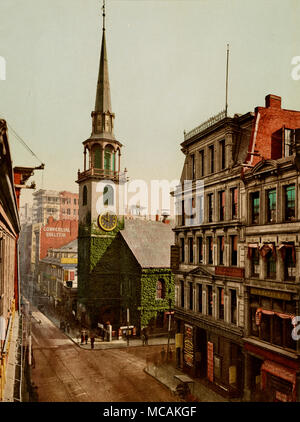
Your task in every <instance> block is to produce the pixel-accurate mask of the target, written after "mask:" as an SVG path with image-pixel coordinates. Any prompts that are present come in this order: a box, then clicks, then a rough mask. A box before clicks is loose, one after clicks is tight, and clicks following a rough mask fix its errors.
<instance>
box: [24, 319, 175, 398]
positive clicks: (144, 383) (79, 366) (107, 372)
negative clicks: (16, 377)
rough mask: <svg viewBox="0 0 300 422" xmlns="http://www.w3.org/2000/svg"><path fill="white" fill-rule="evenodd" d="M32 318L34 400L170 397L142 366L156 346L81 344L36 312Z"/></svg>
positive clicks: (158, 350)
mask: <svg viewBox="0 0 300 422" xmlns="http://www.w3.org/2000/svg"><path fill="white" fill-rule="evenodd" d="M35 315H36V316H37V319H39V320H40V321H41V323H38V322H36V321H33V323H32V339H33V356H34V361H33V363H34V364H33V367H32V381H33V383H34V385H35V386H36V387H37V397H38V401H45V402H46V401H47V402H49V401H50V402H58V401H64V402H74V401H84V402H88V401H90V402H132V401H141V402H151V401H157V402H159V401H161V402H165V401H167V402H171V401H175V400H176V398H175V397H174V396H173V395H172V393H171V392H170V390H169V389H168V388H167V387H165V386H163V385H162V384H161V383H159V382H158V381H156V380H155V379H154V378H153V377H151V376H149V375H148V374H146V373H145V372H144V368H145V366H146V361H147V360H148V361H149V360H152V359H154V358H155V355H157V354H158V353H159V352H160V349H161V346H148V347H129V348H128V349H107V350H85V349H82V348H80V347H78V346H77V345H75V344H74V343H73V342H72V340H70V339H69V338H68V337H67V336H66V335H64V334H63V333H62V332H61V331H60V330H59V329H58V328H57V327H56V326H55V325H53V323H52V322H51V321H50V320H49V319H48V318H47V317H45V315H43V314H42V313H40V312H36V313H35Z"/></svg>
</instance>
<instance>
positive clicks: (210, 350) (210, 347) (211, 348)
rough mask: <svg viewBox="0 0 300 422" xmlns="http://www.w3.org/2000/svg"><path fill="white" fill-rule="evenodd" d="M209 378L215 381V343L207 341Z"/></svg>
mask: <svg viewBox="0 0 300 422" xmlns="http://www.w3.org/2000/svg"><path fill="white" fill-rule="evenodd" d="M207 378H208V379H209V381H210V382H213V381H214V344H213V343H211V342H210V341H208V342H207Z"/></svg>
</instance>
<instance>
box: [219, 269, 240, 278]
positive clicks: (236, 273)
mask: <svg viewBox="0 0 300 422" xmlns="http://www.w3.org/2000/svg"><path fill="white" fill-rule="evenodd" d="M244 273H245V270H244V268H237V267H223V266H222V267H215V275H225V276H227V277H238V278H243V277H244Z"/></svg>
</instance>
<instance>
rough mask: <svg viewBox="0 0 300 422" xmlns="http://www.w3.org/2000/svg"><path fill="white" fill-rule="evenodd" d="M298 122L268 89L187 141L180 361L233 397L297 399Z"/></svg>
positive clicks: (181, 206)
mask: <svg viewBox="0 0 300 422" xmlns="http://www.w3.org/2000/svg"><path fill="white" fill-rule="evenodd" d="M298 127H299V113H298V112H292V111H287V110H282V109H281V99H280V98H279V97H276V96H273V95H268V96H267V97H266V105H265V107H258V108H256V109H255V113H247V114H245V115H243V116H241V115H235V116H234V117H233V118H229V117H226V115H222V114H219V115H218V116H217V117H216V118H214V119H210V120H209V121H208V122H206V123H204V124H202V125H200V126H199V127H198V128H196V129H194V130H193V131H191V132H190V133H188V134H185V140H184V142H183V143H182V145H181V146H182V150H183V152H184V154H185V155H186V160H185V165H184V169H183V173H182V178H181V183H182V185H181V186H180V187H179V188H178V189H177V190H176V191H175V192H174V195H175V198H176V201H177V209H178V210H179V211H181V212H178V214H181V215H179V216H178V217H177V224H176V227H175V230H174V231H175V245H176V247H175V252H176V253H175V255H174V258H173V264H172V268H174V269H175V280H176V308H175V309H176V313H175V316H176V321H177V362H178V364H179V365H180V366H181V367H183V368H184V370H186V371H187V372H189V373H190V374H192V375H194V376H199V377H203V378H205V379H206V380H208V381H209V382H210V383H211V384H210V385H211V386H212V388H215V389H218V391H219V392H223V393H224V394H225V395H227V396H229V397H235V396H236V397H241V398H242V397H244V399H245V400H250V399H253V400H255V399H257V398H258V396H259V394H260V397H263V398H264V399H266V397H267V392H268V394H269V395H270V397H269V398H270V400H280V399H281V400H283V399H286V400H292V399H293V400H295V391H296V390H295V388H296V381H295V380H296V376H297V375H296V374H297V368H298V366H297V365H298V363H297V360H298V357H297V342H295V341H294V340H293V339H292V337H291V331H292V328H293V326H292V325H291V320H292V318H293V317H294V316H295V315H297V311H298V308H297V306H298V300H299V297H298V288H297V281H296V280H297V277H299V276H297V275H296V274H297V271H298V274H299V269H298V270H297V267H296V259H297V246H298V243H297V242H298V237H297V233H298V232H299V224H298V223H297V218H298V215H297V213H296V211H295V210H293V209H292V208H293V207H295V206H296V205H295V204H296V203H297V199H295V198H297V195H296V194H295V192H297V180H298V175H299V171H298V168H297V159H298V158H297V154H296V150H297V148H296V142H295V139H296V138H295V136H296V135H295V133H298V132H297V131H295V129H297V128H298ZM293 137H294V138H293ZM284 151H286V152H284ZM288 153H289V155H288V156H287V157H285V155H284V154H288ZM185 180H188V181H189V182H188V183H186V184H185V185H184V181H185ZM288 219H289V220H288ZM176 248H177V249H176ZM271 326H272V327H271ZM284 327H285V328H284ZM277 329H278V330H279V331H280V333H281V334H279V333H277V334H276V335H275V332H277ZM272 330H273V331H272ZM274 330H275V331H274ZM284 333H285V334H284ZM272 336H273V337H272ZM279 338H280V340H279ZM274 342H277V345H278V343H280V342H281V343H280V347H279V348H278V349H277V350H275V349H276V347H277V346H275V344H274ZM268 343H269V344H268ZM276 354H277V356H276ZM280 365H281V367H280ZM276 371H277V372H276ZM293 371H294V372H293ZM275 373H277V380H276V375H275ZM280 373H281V377H280V375H279V376H278V374H280ZM292 373H293V374H294V375H293V377H292ZM286 374H288V375H286ZM291 379H293V380H294V381H293V382H294V383H292V384H291V386H290V392H289V393H288V390H287V389H284V387H282V388H281V389H280V387H279V384H280V382H281V383H282V384H286V383H287V382H288V380H291ZM272 382H273V384H272ZM272 385H273V387H272ZM275 386H276V387H275ZM293 387H294V390H293ZM276 388H277V390H276ZM275 390H276V391H277V393H276V391H275ZM256 393H257V394H256ZM292 393H293V394H294V396H293V395H292ZM276 394H277V395H276Z"/></svg>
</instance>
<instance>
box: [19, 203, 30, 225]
mask: <svg viewBox="0 0 300 422" xmlns="http://www.w3.org/2000/svg"><path fill="white" fill-rule="evenodd" d="M20 223H21V226H23V224H31V223H32V206H31V205H30V204H28V203H26V204H25V205H23V206H22V207H20Z"/></svg>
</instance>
